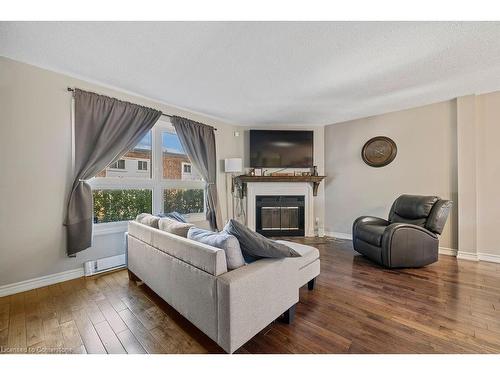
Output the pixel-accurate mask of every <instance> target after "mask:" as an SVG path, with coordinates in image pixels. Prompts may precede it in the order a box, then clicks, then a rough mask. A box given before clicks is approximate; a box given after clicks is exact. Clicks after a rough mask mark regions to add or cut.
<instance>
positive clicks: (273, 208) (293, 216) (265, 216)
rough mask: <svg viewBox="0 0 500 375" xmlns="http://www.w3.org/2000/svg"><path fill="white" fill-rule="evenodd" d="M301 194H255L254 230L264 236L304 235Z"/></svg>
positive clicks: (303, 198)
mask: <svg viewBox="0 0 500 375" xmlns="http://www.w3.org/2000/svg"><path fill="white" fill-rule="evenodd" d="M304 205H305V197H304V196H303V195H257V196H256V197H255V213H256V215H255V219H256V220H255V221H256V222H255V224H256V225H255V230H256V231H257V232H258V233H260V234H262V235H264V236H266V237H279V236H304V233H305V231H304Z"/></svg>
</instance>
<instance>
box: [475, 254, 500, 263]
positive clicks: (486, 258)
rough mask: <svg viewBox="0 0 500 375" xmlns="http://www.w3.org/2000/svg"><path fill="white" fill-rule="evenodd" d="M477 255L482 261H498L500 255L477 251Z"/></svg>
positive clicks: (499, 260)
mask: <svg viewBox="0 0 500 375" xmlns="http://www.w3.org/2000/svg"><path fill="white" fill-rule="evenodd" d="M477 257H478V259H479V260H482V261H484V262H492V263H500V255H496V254H486V253H478V254H477Z"/></svg>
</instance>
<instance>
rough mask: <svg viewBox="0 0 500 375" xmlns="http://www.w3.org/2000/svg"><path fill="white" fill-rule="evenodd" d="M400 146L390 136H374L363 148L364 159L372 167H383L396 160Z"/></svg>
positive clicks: (362, 155)
mask: <svg viewBox="0 0 500 375" xmlns="http://www.w3.org/2000/svg"><path fill="white" fill-rule="evenodd" d="M397 153H398V148H397V146H396V143H394V141H393V140H392V139H390V138H388V137H382V136H380V137H374V138H372V139H370V140H369V141H368V142H366V143H365V145H364V146H363V149H362V150H361V157H362V158H363V161H364V162H365V163H366V164H368V165H369V166H372V167H383V166H385V165H387V164H389V163H390V162H392V161H393V160H394V158H395V157H396V154H397Z"/></svg>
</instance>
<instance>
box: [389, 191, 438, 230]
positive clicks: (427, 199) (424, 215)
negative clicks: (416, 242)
mask: <svg viewBox="0 0 500 375" xmlns="http://www.w3.org/2000/svg"><path fill="white" fill-rule="evenodd" d="M438 201H439V198H438V197H435V196H423V195H406V194H405V195H401V196H400V197H399V198H398V199H396V200H395V201H394V203H393V204H392V207H391V210H390V212H389V221H390V222H391V223H406V224H414V225H418V226H421V227H426V224H427V219H428V217H429V215H430V214H431V211H432V208H433V206H434V205H435V204H436V202H438ZM445 221H446V220H445Z"/></svg>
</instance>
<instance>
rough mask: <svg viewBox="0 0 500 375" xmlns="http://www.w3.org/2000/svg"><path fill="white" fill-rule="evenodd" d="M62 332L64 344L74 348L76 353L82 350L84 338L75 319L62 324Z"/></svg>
mask: <svg viewBox="0 0 500 375" xmlns="http://www.w3.org/2000/svg"><path fill="white" fill-rule="evenodd" d="M61 332H62V336H63V340H64V346H65V347H66V348H70V349H72V351H73V352H74V353H78V352H80V347H81V346H83V345H84V344H83V341H82V338H81V337H80V332H79V331H78V327H77V326H76V323H75V322H74V321H73V320H70V321H69V322H64V323H62V324H61Z"/></svg>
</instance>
